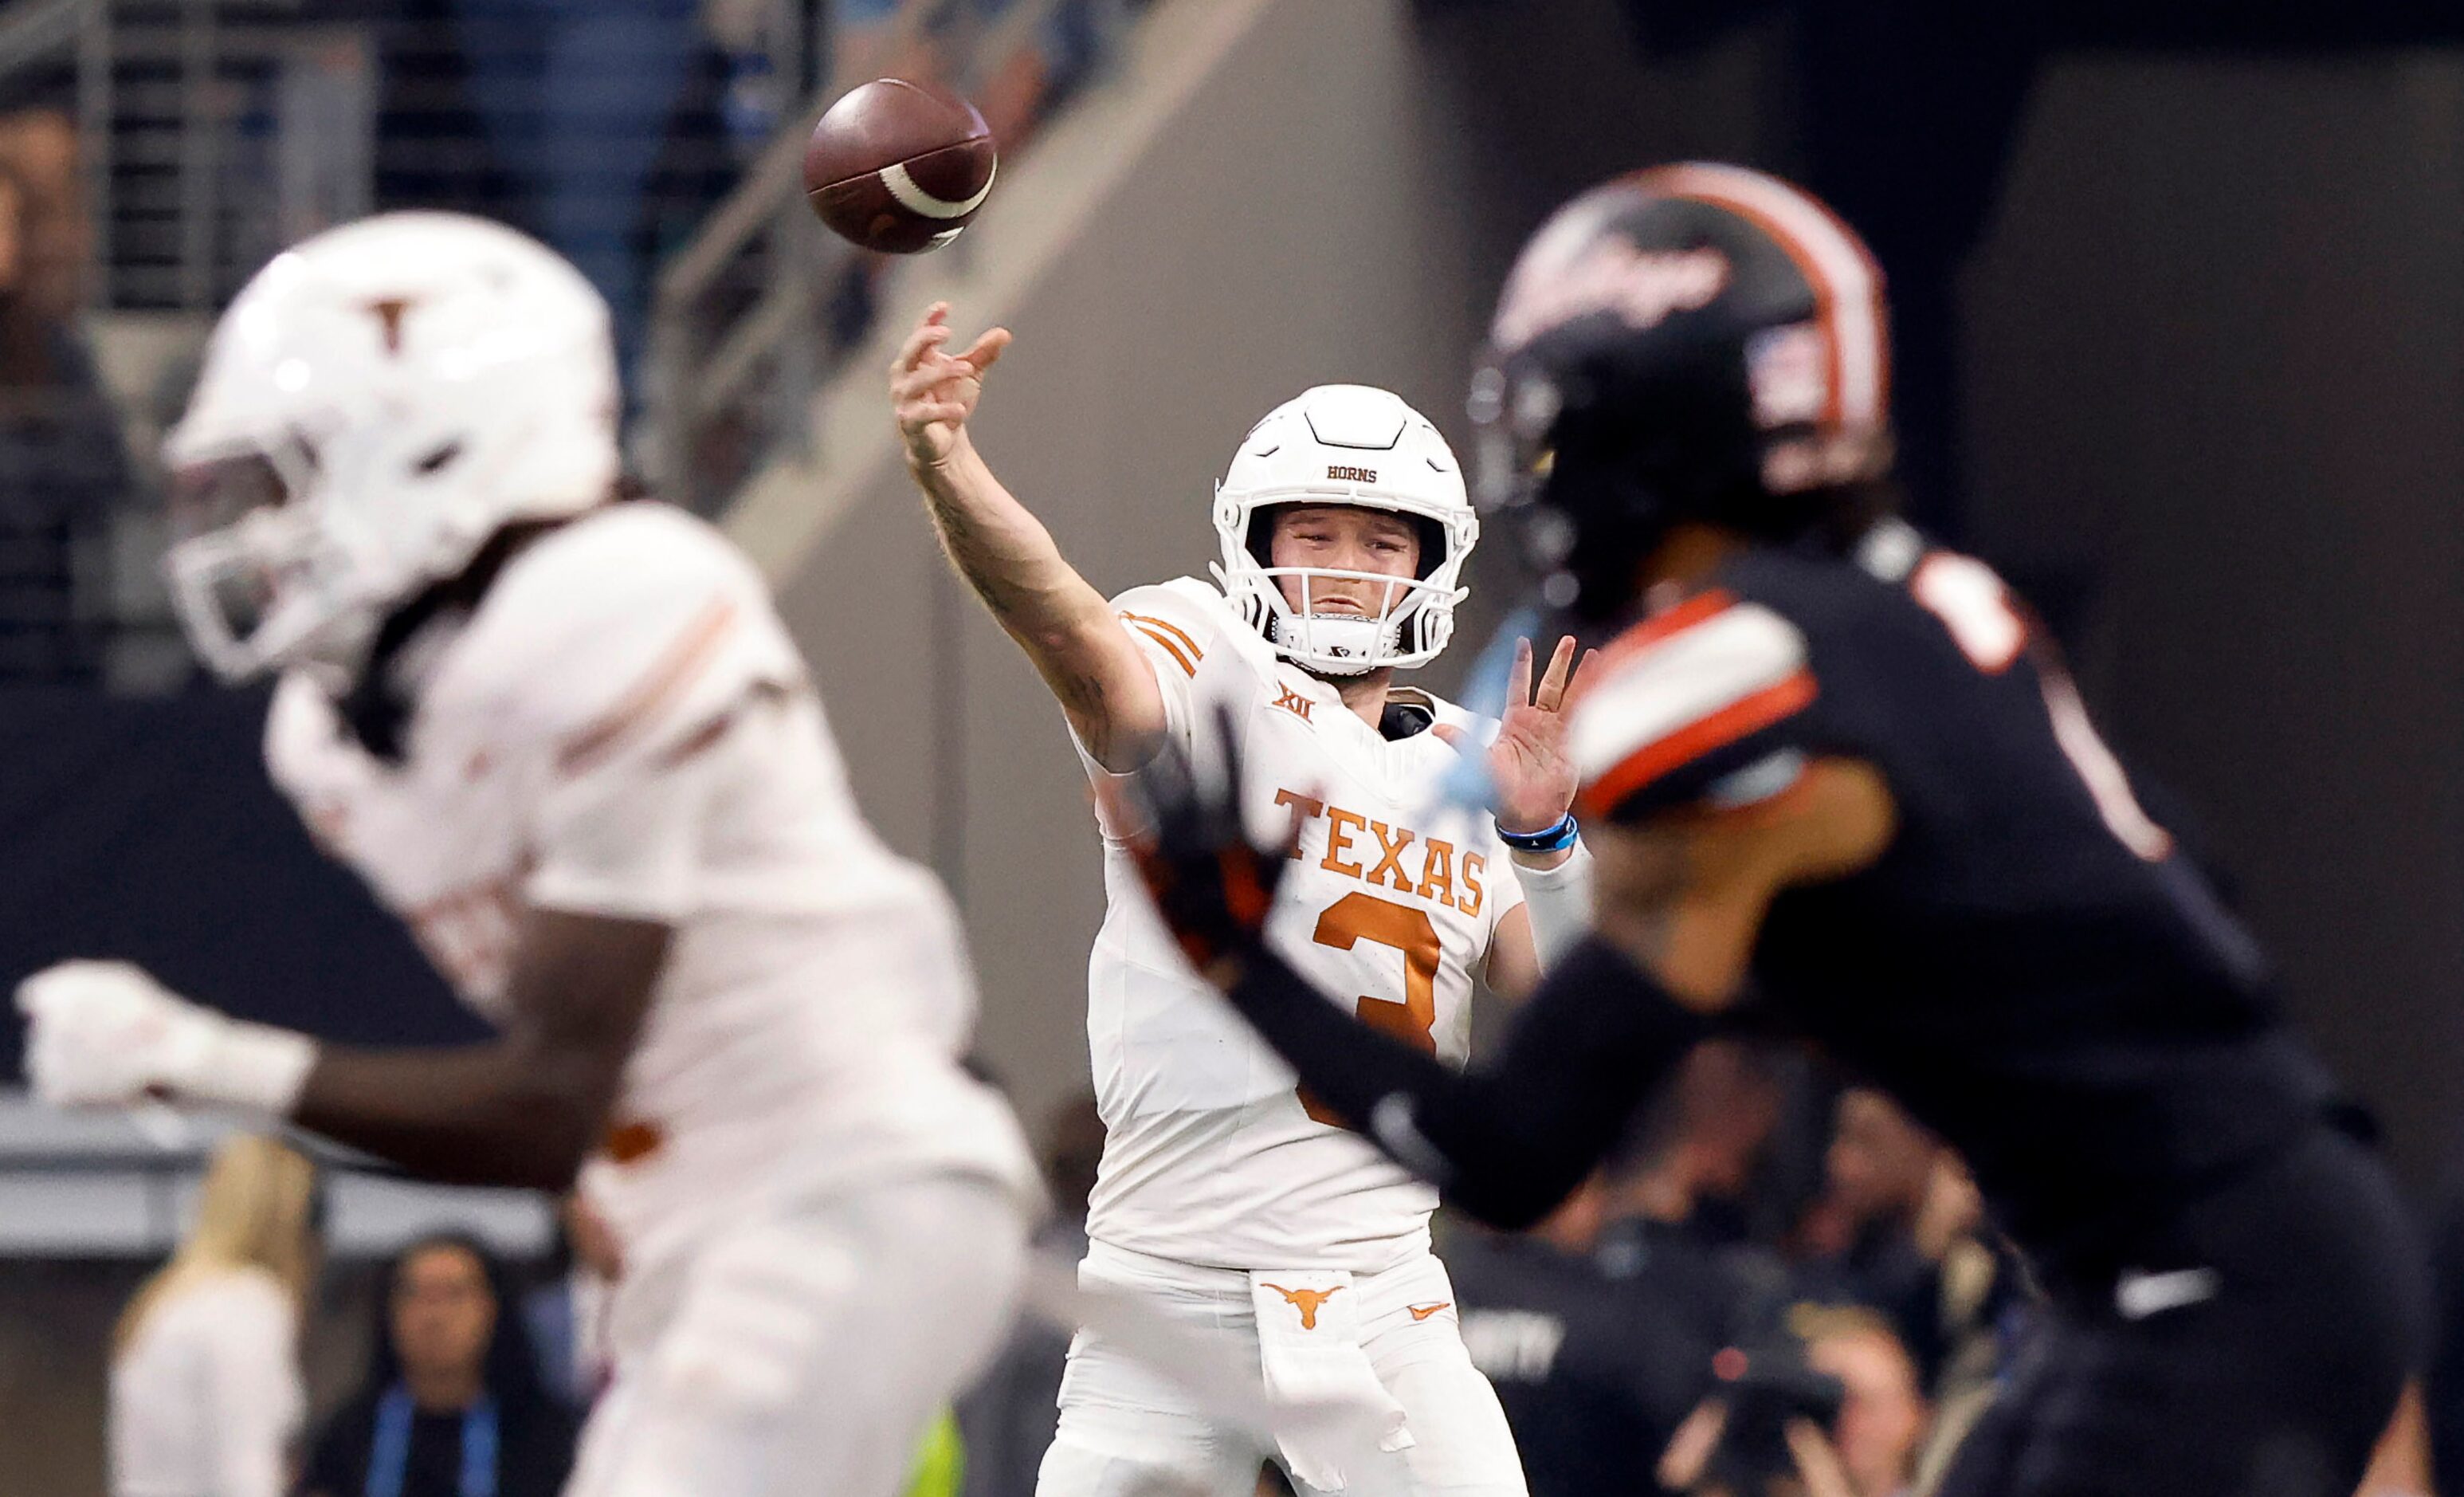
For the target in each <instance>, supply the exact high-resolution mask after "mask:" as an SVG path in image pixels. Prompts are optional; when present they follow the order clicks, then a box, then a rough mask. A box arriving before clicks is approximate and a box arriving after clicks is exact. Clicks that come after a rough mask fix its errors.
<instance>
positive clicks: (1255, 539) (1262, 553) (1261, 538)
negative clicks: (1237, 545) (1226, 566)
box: [1244, 504, 1291, 566]
mask: <svg viewBox="0 0 2464 1497" xmlns="http://www.w3.org/2000/svg"><path fill="white" fill-rule="evenodd" d="M1290 508H1291V506H1290V505H1288V504H1265V505H1261V506H1260V507H1259V508H1258V509H1256V510H1255V511H1253V512H1252V513H1251V514H1250V516H1249V534H1248V537H1247V539H1246V540H1245V542H1244V543H1245V544H1246V545H1247V546H1248V548H1249V555H1250V556H1251V557H1253V558H1255V559H1256V561H1257V562H1258V564H1259V565H1260V566H1272V565H1274V564H1275V517H1277V516H1279V515H1281V514H1282V513H1283V512H1284V511H1286V510H1287V509H1290Z"/></svg>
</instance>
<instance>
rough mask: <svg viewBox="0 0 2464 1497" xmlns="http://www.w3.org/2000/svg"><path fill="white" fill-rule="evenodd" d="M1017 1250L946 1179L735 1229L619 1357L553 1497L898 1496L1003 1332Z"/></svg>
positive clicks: (765, 1216)
mask: <svg viewBox="0 0 2464 1497" xmlns="http://www.w3.org/2000/svg"><path fill="white" fill-rule="evenodd" d="M1026 1236H1027V1223H1026V1217H1025V1213H1024V1211H1023V1209H1022V1208H1021V1207H1020V1205H1019V1204H1018V1202H1017V1201H1016V1200H1014V1199H1013V1198H1012V1197H1011V1196H1010V1195H1009V1194H1008V1193H1006V1192H1004V1191H1003V1190H1002V1189H1001V1187H1000V1186H999V1185H997V1184H995V1183H993V1182H992V1181H990V1180H984V1179H978V1178H969V1177H957V1176H936V1177H928V1178H920V1179H912V1180H898V1181H891V1182H886V1183H884V1184H881V1185H878V1186H875V1187H873V1188H871V1189H869V1190H863V1191H857V1192H854V1193H851V1194H848V1195H845V1196H841V1197H839V1198H837V1199H832V1200H811V1201H805V1202H796V1203H788V1204H782V1205H781V1206H780V1207H778V1208H775V1209H771V1210H767V1211H761V1212H757V1213H753V1214H751V1215H750V1217H749V1219H748V1220H743V1221H740V1222H733V1223H731V1224H730V1225H729V1226H728V1227H727V1228H726V1229H725V1230H723V1231H722V1232H720V1233H718V1234H716V1235H715V1236H714V1237H713V1238H712V1239H711V1240H709V1241H708V1243H707V1244H706V1245H705V1246H703V1247H702V1248H701V1249H700V1250H699V1251H697V1252H694V1253H693V1254H692V1255H691V1257H690V1258H689V1260H687V1261H686V1262H684V1263H683V1264H682V1265H681V1271H680V1275H679V1277H678V1280H677V1285H676V1289H675V1298H674V1302H673V1305H672V1308H671V1310H668V1311H667V1312H666V1314H665V1316H664V1323H663V1324H661V1325H659V1326H658V1327H657V1328H656V1329H655V1330H654V1331H653V1332H651V1333H650V1334H649V1337H648V1339H647V1341H646V1343H645V1344H644V1345H643V1347H642V1348H641V1351H640V1352H639V1354H630V1355H625V1356H623V1358H622V1360H620V1362H619V1364H618V1368H617V1375H616V1380H615V1382H614V1384H613V1385H612V1386H610V1387H609V1389H608V1391H607V1393H606V1395H605V1397H604V1398H601V1400H600V1402H599V1405H598V1407H597V1408H596V1409H595V1410H594V1411H593V1412H592V1414H591V1416H590V1421H589V1424H588V1425H587V1427H585V1428H584V1430H583V1439H582V1451H581V1455H580V1457H579V1459H578V1460H577V1461H576V1463H575V1465H574V1474H573V1479H572V1480H571V1481H570V1482H568V1483H567V1484H566V1486H565V1497H895V1494H897V1493H898V1492H899V1491H901V1490H902V1489H903V1488H904V1487H905V1486H906V1484H907V1480H908V1478H909V1476H910V1475H911V1473H912V1470H913V1464H914V1461H915V1456H916V1451H917V1447H918V1444H919V1442H921V1440H922V1438H923V1434H924V1431H925V1428H926V1426H927V1425H928V1424H929V1423H930V1421H931V1420H933V1418H934V1417H935V1415H936V1414H937V1413H939V1411H940V1410H941V1409H942V1408H943V1407H945V1406H946V1405H947V1404H948V1403H949V1402H950V1400H951V1399H952V1398H954V1397H955V1396H956V1395H957V1393H958V1391H959V1390H960V1389H961V1388H963V1387H964V1386H965V1385H966V1384H967V1383H968V1382H969V1381H971V1380H972V1379H973V1378H974V1377H975V1376H976V1374H977V1373H978V1372H979V1370H980V1369H981V1368H982V1367H983V1365H984V1363H985V1362H986V1361H988V1360H989V1359H990V1357H991V1355H992V1354H993V1352H994V1351H995V1349H996V1348H997V1347H998V1346H999V1345H1000V1342H1001V1336H1002V1335H1003V1334H1004V1332H1006V1331H1007V1330H1008V1328H1009V1324H1010V1319H1011V1315H1012V1312H1013V1309H1014V1306H1015V1303H1016V1299H1017V1292H1018V1287H1019V1279H1020V1275H1021V1272H1022V1270H1023V1266H1024V1263H1025V1252H1026ZM663 1297H664V1296H663ZM619 1313H620V1317H621V1315H622V1311H621V1310H620V1312H619ZM619 1334H620V1338H621V1336H622V1332H621V1331H620V1332H619Z"/></svg>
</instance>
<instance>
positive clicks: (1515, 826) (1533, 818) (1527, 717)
mask: <svg viewBox="0 0 2464 1497" xmlns="http://www.w3.org/2000/svg"><path fill="white" fill-rule="evenodd" d="M1598 658H1599V651H1597V650H1585V651H1584V652H1583V658H1582V663H1581V664H1580V665H1576V664H1575V660H1574V637H1573V635H1571V634H1569V635H1567V636H1565V637H1564V638H1562V639H1560V640H1558V641H1557V648H1556V649H1555V650H1554V651H1552V652H1551V654H1550V656H1549V669H1548V670H1547V671H1543V672H1542V673H1541V676H1540V685H1539V687H1538V689H1537V690H1534V689H1533V687H1532V685H1531V641H1529V640H1528V639H1518V640H1516V641H1515V642H1514V669H1513V671H1512V673H1511V674H1510V675H1508V676H1507V682H1506V711H1505V714H1504V715H1502V716H1501V717H1500V718H1499V726H1498V730H1497V738H1496V740H1495V741H1494V742H1492V743H1490V744H1489V746H1488V778H1489V782H1490V783H1491V784H1492V785H1493V786H1494V789H1495V797H1496V804H1494V805H1493V806H1492V807H1491V808H1492V809H1493V810H1495V811H1496V813H1497V827H1498V830H1500V831H1510V832H1537V831H1547V830H1548V829H1549V828H1550V827H1551V826H1556V825H1557V824H1558V823H1559V822H1561V821H1563V820H1564V819H1565V816H1566V810H1567V808H1568V807H1569V806H1572V805H1573V804H1574V792H1575V790H1576V789H1578V788H1580V786H1581V782H1582V775H1581V773H1580V772H1579V771H1578V770H1576V769H1575V767H1574V760H1573V756H1572V755H1571V754H1569V753H1568V752H1567V750H1566V722H1567V713H1566V706H1567V704H1568V703H1569V702H1571V701H1573V699H1574V696H1575V694H1576V693H1577V692H1578V691H1579V690H1580V688H1581V687H1582V686H1583V685H1584V684H1585V683H1586V682H1587V681H1589V679H1590V677H1591V672H1592V665H1593V662H1594V661H1595V660H1597V659H1598ZM1436 732H1437V734H1438V736H1439V737H1442V738H1444V739H1445V740H1446V741H1447V742H1448V743H1451V744H1453V745H1454V746H1455V747H1456V748H1458V749H1463V750H1464V751H1465V752H1468V751H1469V744H1468V742H1467V741H1466V736H1465V735H1464V733H1463V730H1462V729H1461V728H1457V727H1454V726H1452V725H1451V724H1441V725H1439V727H1438V728H1437V729H1436Z"/></svg>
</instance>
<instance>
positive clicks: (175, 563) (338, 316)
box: [164, 213, 618, 680]
mask: <svg viewBox="0 0 2464 1497" xmlns="http://www.w3.org/2000/svg"><path fill="white" fill-rule="evenodd" d="M617 388H618V387H617V377H616V360H615V352H614V348H613V345H612V343H611V342H610V340H609V332H608V318H607V306H606V303H605V301H604V300H603V299H601V297H600V296H599V293H598V292H597V291H596V290H594V289H593V288H592V287H591V285H590V283H589V281H587V280H585V279H584V278H583V275H582V274H581V272H579V271H577V270H575V269H574V268H573V267H572V266H571V265H569V264H567V263H566V262H565V261H564V260H563V259H562V258H561V257H560V256H559V255H557V254H556V253H553V252H552V251H550V250H548V249H547V248H546V247H545V246H543V245H540V244H539V243H537V242H535V241H533V240H531V239H528V238H526V237H524V236H523V235H521V234H518V233H517V232H515V231H513V230H510V229H507V228H505V227H503V226H502V225H499V224H493V223H490V222H488V221H486V220H485V219H479V218H470V217H465V216H463V215H460V214H455V213H388V214H384V215H381V216H378V217H375V218H369V219H363V220H362V221H360V222H358V223H355V224H349V225H346V226H344V227H342V228H340V229H335V230H331V231H327V232H325V233H321V234H319V235H317V236H316V237H315V238H312V239H309V240H307V241H305V242H303V243H301V244H299V245H298V246H297V247H296V248H293V249H291V250H288V251H285V252H284V253H281V254H279V255H276V256H275V259H274V261H273V263H272V264H270V265H268V266H266V267H265V269H264V270H262V271H260V272H258V273H257V275H256V276H255V278H254V279H253V280H251V281H250V282H249V283H248V285H247V287H246V288H245V289H243V290H242V291H241V292H240V294H239V297H237V299H235V300H234V301H232V303H231V310H230V311H229V312H227V313H225V314H224V315H223V319H222V321H221V323H220V324H219V325H217V326H216V328H215V329H214V336H213V341H212V342H211V344H210V345H209V348H208V350H207V354H206V364H205V371H204V373H203V374H202V375H201V376H200V377H199V379H198V382H197V391H196V395H195V396H194V398H193V399H191V400H190V401H189V403H188V410H187V415H186V416H185V417H183V418H182V419H181V421H180V423H179V425H178V426H177V427H175V428H173V429H172V431H171V433H170V435H169V437H168V438H166V439H165V443H164V459H165V463H166V464H167V465H168V466H169V468H170V469H171V470H172V473H173V479H174V498H173V527H174V539H173V542H172V545H171V548H170V551H169V554H168V556H167V557H166V559H165V564H166V567H167V570H168V571H169V573H170V579H171V590H172V596H173V598H174V600H175V602H176V603H177V605H178V606H179V611H180V617H181V622H182V624H183V626H184V627H186V628H187V634H188V638H189V641H190V643H191V644H192V645H193V646H194V647H195V649H196V651H197V654H198V656H199V657H200V658H201V659H203V660H204V661H205V663H206V664H207V666H209V668H210V669H212V670H213V671H214V672H215V673H216V674H218V675H220V676H222V677H224V678H225V679H227V680H240V679H244V678H246V677H249V676H253V675H257V674H261V673H263V672H266V671H275V670H281V669H284V668H286V667H289V666H293V665H315V666H319V667H323V668H327V669H328V670H330V671H339V672H341V674H342V675H343V676H344V677H346V678H347V677H348V676H351V675H355V674H356V673H357V672H358V671H359V669H360V666H361V663H362V662H363V659H364V658H365V654H366V650H367V648H368V645H369V643H370V641H371V640H372V639H373V638H374V637H375V633H376V630H377V627H378V626H379V624H380V623H381V622H382V621H383V620H384V618H385V615H386V614H387V613H388V612H390V611H391V610H392V609H393V608H395V607H396V606H398V605H401V604H402V603H404V602H406V601H407V600H408V599H409V598H410V597H412V596H413V595H414V594H416V593H418V592H419V591H420V590H421V589H423V588H425V587H427V586H428V585H429V584H430V583H436V582H440V581H443V580H445V579H448V578H451V577H454V576H456V575H458V574H459V573H460V572H461V571H462V570H463V569H464V568H465V567H467V566H468V565H469V564H470V563H471V561H472V559H473V556H474V555H475V554H476V553H477V552H478V550H479V548H480V547H481V546H483V545H484V544H486V543H487V541H488V539H489V538H490V537H492V536H494V535H495V533H496V532H497V531H499V530H501V529H502V528H504V526H505V525H507V524H508V523H511V522H514V521H517V520H523V519H553V518H558V517H564V516H569V515H574V514H578V513H580V512H582V511H583V510H586V509H589V508H591V507H593V506H594V505H597V504H599V503H601V502H603V501H604V500H605V498H606V497H607V496H608V494H609V492H610V490H611V488H612V487H613V485H614V483H615V480H616V477H617V473H618V455H617V446H616V422H617V399H618V395H617Z"/></svg>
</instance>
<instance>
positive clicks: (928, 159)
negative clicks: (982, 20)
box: [804, 78, 1000, 254]
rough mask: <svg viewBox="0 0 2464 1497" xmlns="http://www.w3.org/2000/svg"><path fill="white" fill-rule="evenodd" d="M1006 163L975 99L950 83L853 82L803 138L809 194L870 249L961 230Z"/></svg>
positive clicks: (941, 238)
mask: <svg viewBox="0 0 2464 1497" xmlns="http://www.w3.org/2000/svg"><path fill="white" fill-rule="evenodd" d="M998 165H1000V160H999V157H998V156H997V155H996V153H995V152H994V149H993V133H992V131H990V130H989V129H986V128H985V127H984V117H983V116H981V115H979V114H978V113H976V106H975V105H973V104H971V103H968V102H967V101H966V100H965V99H960V98H959V97H958V96H957V95H956V94H953V93H950V92H949V91H948V90H946V89H941V88H936V87H935V86H934V85H932V84H930V83H911V82H909V81H908V80H906V79H905V78H875V79H873V80H872V81H871V82H869V83H866V84H863V85H862V86H860V87H857V88H852V89H849V90H848V91H847V94H846V95H845V96H844V97H842V98H841V99H839V101H838V102H837V103H835V104H832V105H830V108H829V112H828V113H827V114H825V115H824V116H822V118H821V122H820V123H818V124H816V125H814V126H813V138H812V140H811V141H810V142H809V143H807V144H806V145H805V146H804V196H805V199H806V200H807V201H808V202H810V203H811V204H812V205H813V211H814V212H816V213H819V214H820V215H821V217H822V222H823V223H825V224H827V225H829V226H830V228H831V229H832V230H834V231H837V232H838V233H839V234H840V235H841V236H842V237H844V238H847V239H849V240H852V241H854V242H855V243H857V244H859V245H862V246H863V247H864V248H866V249H868V250H880V251H883V252H885V253H891V254H915V253H920V252H922V251H925V250H937V249H939V248H940V247H941V246H943V245H945V244H948V243H949V242H950V241H951V240H953V239H956V238H957V237H958V231H959V230H961V229H964V228H966V227H967V222H968V220H970V219H972V218H974V217H975V216H976V210H977V209H979V208H982V207H983V206H984V199H985V198H986V197H988V196H990V195H991V193H992V189H993V172H994V169H995V168H996V167H997V166H998Z"/></svg>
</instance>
